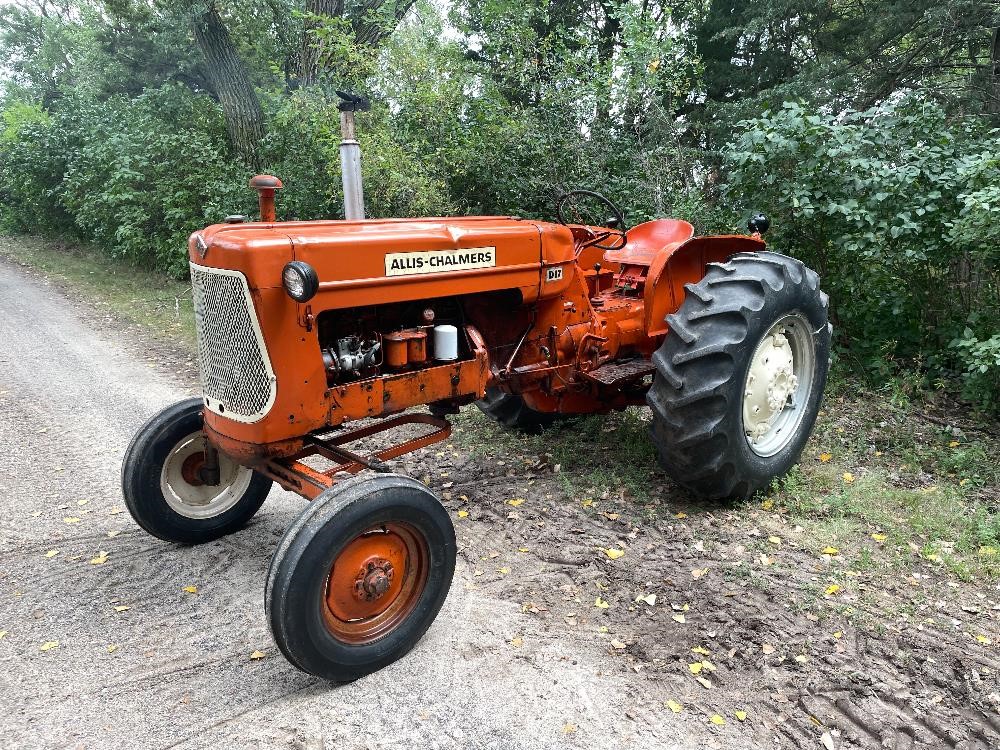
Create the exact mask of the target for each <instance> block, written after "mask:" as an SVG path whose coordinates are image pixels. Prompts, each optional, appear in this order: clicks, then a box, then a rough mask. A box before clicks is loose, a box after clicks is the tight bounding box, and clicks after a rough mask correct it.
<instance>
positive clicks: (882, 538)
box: [872, 534, 889, 542]
mask: <svg viewBox="0 0 1000 750" xmlns="http://www.w3.org/2000/svg"><path fill="white" fill-rule="evenodd" d="M888 538H889V537H888V536H887V535H886V534H872V539H874V540H875V541H876V542H884V541H885V540H886V539H888Z"/></svg>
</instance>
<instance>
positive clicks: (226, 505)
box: [122, 398, 271, 544]
mask: <svg viewBox="0 0 1000 750" xmlns="http://www.w3.org/2000/svg"><path fill="white" fill-rule="evenodd" d="M201 414H202V401H201V399H200V398H191V399H186V400H184V401H181V402H180V403H177V404H174V405H173V406H168V407H167V408H166V409H164V410H163V411H161V412H160V413H159V414H156V415H155V416H154V417H153V418H152V419H150V420H149V421H148V422H146V424H144V425H143V426H142V427H141V428H140V429H139V431H138V432H137V433H136V434H135V437H133V438H132V442H131V443H130V444H129V447H128V450H127V451H126V452H125V458H124V460H123V461H122V494H123V495H124V496H125V506H126V507H127V508H128V511H129V513H131V514H132V518H134V519H135V522H136V523H137V524H139V526H141V527H142V528H143V529H145V530H146V531H148V532H149V533H150V534H152V535H153V536H155V537H158V538H160V539H163V540H166V541H168V542H181V543H184V544H200V543H202V542H208V541H211V540H213V539H218V538H219V537H222V536H225V535H226V534H229V533H231V532H233V531H236V530H237V529H239V528H242V527H243V526H245V525H246V523H247V521H249V520H250V519H251V518H252V517H253V515H254V513H256V512H257V511H258V510H260V506H261V505H263V504H264V500H265V499H266V498H267V493H268V492H269V491H270V489H271V480H270V479H268V478H267V477H264V476H261V475H260V474H257V473H256V472H254V471H253V470H252V469H248V468H246V467H244V466H240V465H239V464H237V463H235V462H234V461H232V460H230V459H229V458H227V457H226V456H225V455H223V454H221V453H220V454H218V455H219V477H220V481H219V484H217V485H206V484H204V483H203V482H201V481H200V478H199V476H198V468H199V467H200V466H201V464H202V463H203V462H204V454H205V445H206V442H205V441H206V438H205V435H204V433H203V432H202V429H203V422H202V416H201Z"/></svg>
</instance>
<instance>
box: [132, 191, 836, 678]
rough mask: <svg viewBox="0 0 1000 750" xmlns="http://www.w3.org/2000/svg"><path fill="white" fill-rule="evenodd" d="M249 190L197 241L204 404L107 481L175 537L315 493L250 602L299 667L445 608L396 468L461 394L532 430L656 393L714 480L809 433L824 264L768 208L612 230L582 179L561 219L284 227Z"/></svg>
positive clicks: (432, 505) (764, 474) (442, 578)
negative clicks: (284, 497)
mask: <svg viewBox="0 0 1000 750" xmlns="http://www.w3.org/2000/svg"><path fill="white" fill-rule="evenodd" d="M251 186H252V187H254V188H256V189H257V190H258V191H259V194H260V214H261V220H260V221H259V222H248V221H246V220H245V219H244V218H243V217H231V218H230V219H229V220H227V223H224V224H218V225H214V226H210V227H208V228H206V229H203V230H201V231H198V232H195V233H194V234H193V235H192V236H191V239H190V244H189V255H190V262H191V280H192V286H193V290H194V302H195V317H196V321H197V333H198V350H199V359H200V369H201V384H202V389H203V396H202V397H200V398H194V399H190V400H187V401H182V402H181V403H179V404H176V405H174V406H171V407H169V408H167V409H165V410H163V411H162V412H161V413H159V414H157V415H156V416H154V417H153V418H152V419H151V420H150V421H149V422H148V423H147V424H146V425H145V426H144V427H143V428H142V429H141V430H140V431H139V432H138V434H137V435H136V436H135V438H134V439H133V441H132V443H131V445H130V446H129V449H128V452H127V454H126V456H125V460H124V465H123V470H122V483H123V491H124V496H125V499H126V501H127V504H128V508H129V510H130V512H131V513H132V515H133V517H134V518H135V520H136V521H137V522H138V523H139V525H140V526H142V527H143V528H144V529H146V530H147V531H148V532H149V533H151V534H153V535H154V536H157V537H159V538H161V539H165V540H169V541H174V542H184V543H198V542H205V541H208V540H211V539H215V538H217V537H220V536H222V535H225V534H228V533H230V532H232V531H233V530H235V529H238V528H240V527H241V526H243V525H244V524H245V523H246V522H247V521H248V520H249V519H250V518H251V517H252V516H253V515H254V513H256V512H257V510H258V509H259V508H260V507H261V505H262V503H263V502H264V499H265V497H266V496H267V494H268V491H269V489H270V488H271V486H272V483H277V484H278V485H280V486H281V487H283V488H284V489H286V490H288V491H290V492H295V493H298V494H299V495H302V496H303V497H305V498H306V499H308V500H311V501H312V502H311V503H310V504H309V505H308V506H307V507H306V508H305V509H304V511H303V512H302V513H301V515H300V516H299V517H298V518H297V519H296V520H295V522H294V523H293V524H292V525H291V527H290V528H289V529H288V530H287V532H286V533H285V535H284V537H283V539H282V541H281V542H280V544H279V545H278V548H277V551H276V552H275V554H274V557H273V559H272V561H271V566H270V570H269V573H268V578H267V588H266V594H265V601H266V608H267V617H268V620H269V624H270V626H271V629H272V632H273V634H274V638H275V640H276V641H277V643H278V646H279V647H280V648H281V650H282V652H284V654H285V655H286V656H287V657H288V659H289V660H290V661H291V662H292V663H293V664H295V665H296V666H297V667H299V668H301V669H302V670H304V671H306V672H309V673H312V674H314V675H318V676H321V677H325V678H329V679H333V680H349V679H353V678H356V677H359V676H361V675H364V674H367V673H369V672H372V671H374V670H377V669H379V668H381V667H383V666H385V665H386V664H388V663H390V662H392V661H393V660H395V659H397V658H399V657H400V656H402V655H403V654H405V653H406V652H407V651H408V650H409V649H410V648H411V647H412V646H413V644H414V643H415V642H416V641H417V640H418V639H419V638H420V637H421V636H422V635H423V633H424V632H425V631H426V630H427V628H428V627H429V626H430V624H431V622H432V621H433V620H434V618H435V617H436V615H437V613H438V611H439V609H440V608H441V605H442V604H443V602H444V599H445V597H446V595H447V593H448V589H449V587H450V585H451V579H452V574H453V572H454V568H455V555H456V545H455V533H454V529H453V527H452V523H451V520H450V517H449V515H448V513H447V512H446V511H445V509H444V508H443V507H442V505H441V504H440V503H439V501H438V499H437V498H436V497H435V495H434V494H433V493H432V492H431V491H430V490H429V489H428V488H427V487H425V486H424V485H423V484H421V483H420V482H417V481H415V480H413V479H411V478H408V477H405V476H401V475H399V474H394V473H390V472H389V469H388V462H390V461H391V459H393V458H395V457H397V456H400V455H402V454H404V453H407V452H409V451H413V450H416V449H419V448H424V447H426V446H428V445H430V444H432V443H434V442H435V441H439V440H443V439H445V438H447V437H448V435H449V433H450V429H451V428H450V425H449V423H448V421H447V419H446V416H447V415H448V414H451V413H455V412H457V411H458V409H459V408H460V407H462V406H463V405H466V404H473V403H474V404H476V405H477V406H478V407H479V408H481V409H482V410H483V411H484V412H486V414H488V415H490V416H491V417H493V418H495V419H497V420H498V421H499V422H501V423H502V424H503V425H505V426H507V427H509V428H513V429H521V430H539V429H543V428H544V427H546V426H547V425H550V424H551V423H552V422H553V421H555V420H557V419H559V418H560V417H565V416H567V415H581V414H595V413H596V414H600V413H608V412H610V411H611V410H613V409H624V408H626V407H629V406H641V405H647V404H648V406H649V407H650V409H651V411H652V422H651V430H650V434H651V439H652V440H653V442H654V443H655V445H656V448H657V449H658V451H659V456H660V460H661V462H662V464H663V467H664V469H665V470H666V472H667V473H668V474H669V475H670V476H671V477H673V478H674V479H675V480H676V481H677V482H679V483H680V484H682V485H684V486H686V487H688V488H689V489H690V490H692V491H693V492H694V493H696V494H698V495H700V496H703V497H707V498H723V497H730V496H747V495H749V494H751V493H753V492H754V491H756V490H759V489H761V488H763V487H766V486H767V485H768V483H770V482H771V480H772V479H773V478H775V477H777V476H780V475H781V474H783V473H785V472H786V471H787V470H788V469H789V468H790V467H791V466H792V465H793V464H794V463H795V461H796V460H797V458H798V455H799V453H800V452H801V450H802V447H803V445H804V443H805V441H806V439H807V437H808V435H809V432H810V430H811V428H812V424H813V422H814V420H815V417H816V413H817V410H818V408H819V401H820V398H821V396H822V392H823V387H824V384H825V381H826V374H827V369H828V364H829V352H830V335H831V328H830V326H829V324H828V322H827V297H826V295H825V294H823V293H822V292H821V291H820V288H819V278H818V277H817V275H816V273H814V272H813V271H811V270H810V269H808V268H806V267H805V266H804V265H803V264H802V263H800V262H799V261H797V260H795V259H793V258H789V257H786V256H784V255H779V254H776V253H773V252H768V251H766V250H765V244H764V241H763V240H762V239H761V234H762V233H763V232H764V231H765V230H766V229H767V220H766V219H765V218H764V217H763V216H757V217H755V218H754V219H752V220H751V224H750V229H751V232H752V234H750V235H731V236H709V237H697V236H695V234H694V229H693V227H692V226H691V224H689V223H687V222H685V221H680V220H676V219H662V220H658V221H650V222H647V223H644V224H639V225H638V226H634V227H632V228H630V229H627V230H626V227H625V219H624V217H623V215H622V212H621V211H620V210H619V209H618V208H617V207H616V206H615V205H614V204H612V203H611V201H609V200H608V199H607V198H604V197H603V196H600V195H598V194H596V193H592V192H588V191H573V192H571V193H568V194H566V195H564V196H562V198H561V199H560V200H559V203H558V206H557V211H556V214H557V217H558V221H555V222H546V221H535V220H529V219H522V218H518V217H516V216H476V217H466V218H426V219H385V220H343V221H290V222H277V221H276V220H275V208H274V206H275V191H276V190H277V189H279V188H281V187H282V185H281V182H280V181H279V180H278V179H276V178H274V177H270V176H258V177H255V178H254V179H253V180H251ZM608 217H610V218H608ZM415 407H427V408H425V409H416V408H415ZM349 423H360V424H356V425H351V424H349ZM389 430H394V431H396V432H402V436H401V437H400V438H399V439H398V440H396V441H388V440H387V438H386V432H387V431H389ZM380 438H381V441H379V439H380ZM377 441H378V442H377ZM358 442H361V443H363V444H364V446H366V447H358V446H356V445H354V444H355V443H358ZM376 442H377V445H374V446H373V443H376ZM352 446H353V448H352ZM362 471H365V473H364V474H363V475H362V476H360V477H351V478H348V479H346V480H344V477H345V476H348V475H351V474H358V473H360V472H362Z"/></svg>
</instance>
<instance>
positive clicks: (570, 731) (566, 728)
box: [563, 724, 576, 734]
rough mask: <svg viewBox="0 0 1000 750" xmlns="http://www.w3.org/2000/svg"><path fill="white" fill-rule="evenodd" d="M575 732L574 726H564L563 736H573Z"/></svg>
mask: <svg viewBox="0 0 1000 750" xmlns="http://www.w3.org/2000/svg"><path fill="white" fill-rule="evenodd" d="M575 731H576V724H564V725H563V734H573V732H575Z"/></svg>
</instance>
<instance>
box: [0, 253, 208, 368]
mask: <svg viewBox="0 0 1000 750" xmlns="http://www.w3.org/2000/svg"><path fill="white" fill-rule="evenodd" d="M0 256H3V257H5V258H7V259H9V260H13V261H15V262H17V263H21V264H23V265H26V266H30V267H32V268H34V269H36V270H38V271H41V272H42V273H43V274H45V275H46V276H47V277H48V278H50V279H53V280H54V281H56V282H57V283H60V284H62V285H65V286H68V287H70V288H71V289H73V290H75V291H77V292H79V293H82V294H83V295H84V296H86V297H87V298H88V299H89V300H90V301H91V302H92V303H96V304H97V305H99V306H101V307H104V308H106V309H107V310H109V311H110V312H111V313H113V314H114V315H115V317H117V318H120V319H122V320H125V321H128V322H130V323H135V324H138V325H141V326H143V327H145V328H147V329H148V330H149V331H150V332H151V333H153V334H155V335H159V336H164V337H166V338H169V339H172V340H174V341H176V342H178V343H180V344H182V345H183V346H185V347H187V348H191V349H193V348H194V346H195V332H194V311H193V308H192V302H191V285H190V283H188V282H187V281H178V280H177V279H172V278H170V277H169V276H166V275H164V274H161V273H156V272H153V271H145V270H142V269H138V268H135V267H133V266H129V265H128V264H126V263H124V262H123V261H122V260H115V259H112V258H109V257H108V256H107V255H103V254H101V253H98V252H96V251H94V250H90V249H88V248H84V247H80V246H78V245H72V244H67V243H62V242H53V241H52V240H48V239H41V238H38V237H30V236H14V237H0Z"/></svg>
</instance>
